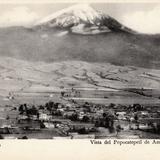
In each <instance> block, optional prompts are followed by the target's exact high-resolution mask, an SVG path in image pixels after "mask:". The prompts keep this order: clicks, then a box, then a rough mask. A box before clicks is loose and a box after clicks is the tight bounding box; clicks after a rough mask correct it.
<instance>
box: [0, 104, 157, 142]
mask: <svg viewBox="0 0 160 160" xmlns="http://www.w3.org/2000/svg"><path fill="white" fill-rule="evenodd" d="M14 110H15V112H16V113H17V114H16V116H15V117H14V119H12V120H11V117H10V115H7V117H6V121H10V122H11V123H10V124H7V125H2V126H1V127H0V135H2V136H3V135H5V134H7V135H8V134H12V135H15V136H16V137H19V138H24V136H23V137H21V136H20V135H26V136H25V139H26V138H27V134H30V133H39V132H41V131H43V133H46V134H47V133H48V132H49V131H53V130H54V131H56V132H57V134H56V136H55V135H54V134H53V136H52V138H59V137H61V138H73V139H74V138H99V137H101V138H102V135H103V137H104V138H106V137H109V136H110V135H112V136H116V137H118V135H119V134H123V132H125V131H127V132H131V131H133V130H137V131H143V132H152V133H155V134H159V133H160V110H159V106H142V105H140V104H133V105H129V106H125V105H123V106H122V105H115V104H109V105H104V104H93V103H88V102H84V103H81V104H78V103H76V102H72V103H71V102H70V103H66V104H62V103H55V102H52V101H49V102H47V103H46V104H45V105H39V106H33V105H32V106H30V105H27V104H21V105H20V106H18V107H17V108H14ZM102 128H103V133H101V132H102ZM17 135H18V136H17ZM143 138H145V137H143Z"/></svg>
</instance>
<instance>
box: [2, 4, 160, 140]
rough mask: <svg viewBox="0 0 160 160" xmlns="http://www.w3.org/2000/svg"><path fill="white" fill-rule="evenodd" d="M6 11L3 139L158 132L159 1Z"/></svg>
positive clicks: (156, 135) (8, 7)
mask: <svg viewBox="0 0 160 160" xmlns="http://www.w3.org/2000/svg"><path fill="white" fill-rule="evenodd" d="M0 15H1V16H0V139H4V140H7V139H38V140H39V139H45V140H46V139H48V140H51V139H160V21H159V17H160V3H111V2H110V3H98V2H97V3H58V2H57V3H40V4H34V3H26V4H25V3H23V4H20V3H13V4H12V3H9V4H7V3H6V4H5V3H1V4H0Z"/></svg>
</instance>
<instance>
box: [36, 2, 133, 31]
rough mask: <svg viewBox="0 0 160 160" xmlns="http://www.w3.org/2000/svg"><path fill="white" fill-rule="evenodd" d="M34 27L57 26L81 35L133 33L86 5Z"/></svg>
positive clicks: (69, 8) (55, 14)
mask: <svg viewBox="0 0 160 160" xmlns="http://www.w3.org/2000/svg"><path fill="white" fill-rule="evenodd" d="M36 26H47V27H54V26H58V27H61V28H67V29H70V31H72V32H74V33H81V34H97V33H101V32H110V31H112V30H114V31H120V30H121V31H125V32H133V31H132V30H131V29H129V28H127V27H125V26H123V25H122V24H120V23H119V22H118V21H116V20H115V19H114V18H112V17H110V16H108V15H106V14H103V13H101V12H99V11H96V10H95V9H93V8H92V7H91V6H90V5H88V4H78V5H74V6H71V7H68V8H66V9H62V10H60V11H58V12H56V13H54V14H51V15H49V16H47V17H45V18H43V19H42V20H40V21H39V22H37V23H36Z"/></svg>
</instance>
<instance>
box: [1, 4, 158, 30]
mask: <svg viewBox="0 0 160 160" xmlns="http://www.w3.org/2000/svg"><path fill="white" fill-rule="evenodd" d="M74 4H75V3H70V4H68V3H51V4H0V15H1V16H0V26H1V27H4V26H13V25H14V26H15V25H30V24H33V23H35V22H36V21H38V20H40V19H41V18H44V17H45V16H48V15H49V14H52V13H54V12H56V11H58V10H60V9H63V8H66V7H68V6H71V5H74ZM90 5H91V6H92V7H93V8H94V9H96V10H99V11H102V12H104V13H106V14H109V15H110V16H112V17H114V18H115V19H117V20H118V21H120V22H121V23H123V24H124V25H126V26H128V27H131V28H132V29H135V30H137V31H140V32H144V33H160V20H159V19H160V3H159V4H158V3H149V4H147V3H96V4H95V3H94V4H90Z"/></svg>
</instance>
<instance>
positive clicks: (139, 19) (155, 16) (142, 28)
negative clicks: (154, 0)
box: [123, 5, 160, 33]
mask: <svg viewBox="0 0 160 160" xmlns="http://www.w3.org/2000/svg"><path fill="white" fill-rule="evenodd" d="M159 17H160V5H158V6H156V7H155V8H153V9H152V10H143V11H136V12H131V13H128V14H125V15H124V16H123V23H124V24H125V25H127V26H128V27H131V28H133V29H135V30H137V31H139V32H142V33H160V21H159Z"/></svg>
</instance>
